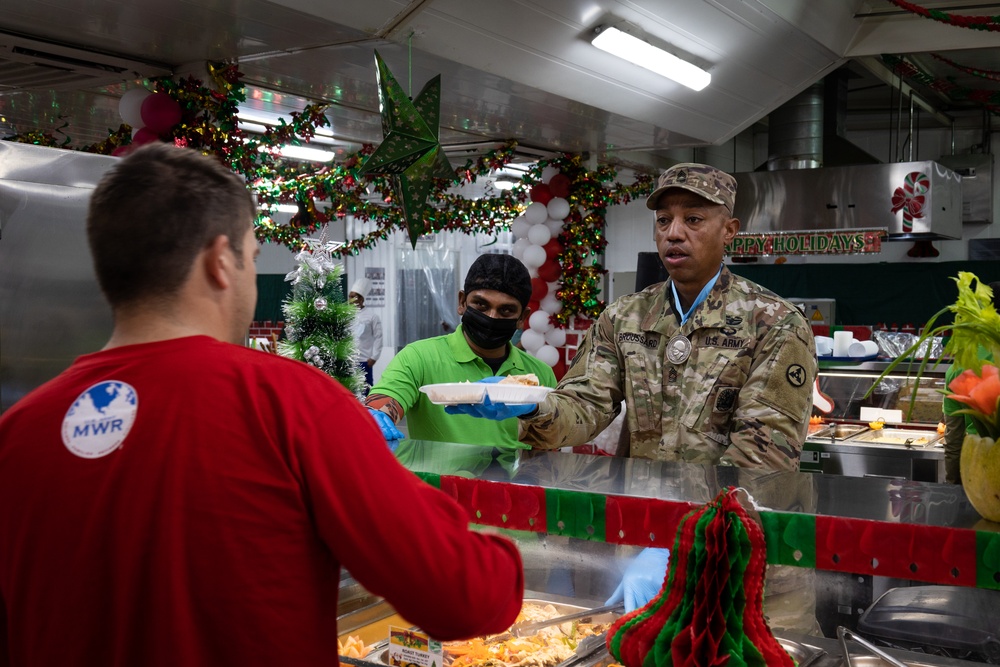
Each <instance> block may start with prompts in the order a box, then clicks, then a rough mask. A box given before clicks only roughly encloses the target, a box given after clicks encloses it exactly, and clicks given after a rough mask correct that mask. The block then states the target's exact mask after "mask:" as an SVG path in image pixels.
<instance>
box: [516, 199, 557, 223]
mask: <svg viewBox="0 0 1000 667" xmlns="http://www.w3.org/2000/svg"><path fill="white" fill-rule="evenodd" d="M563 201H566V200H565V199H564V200H563ZM548 217H549V209H548V207H547V206H546V205H545V204H543V203H541V202H537V201H536V202H532V203H530V204H528V208H526V209H524V219H525V221H526V222H527V223H528V224H529V225H537V224H540V223H543V222H545V220H546V218H548Z"/></svg>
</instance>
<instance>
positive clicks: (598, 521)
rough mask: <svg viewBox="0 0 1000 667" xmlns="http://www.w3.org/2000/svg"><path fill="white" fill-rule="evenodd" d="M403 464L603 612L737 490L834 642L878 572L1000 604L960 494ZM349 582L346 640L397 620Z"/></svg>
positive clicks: (571, 596)
mask: <svg viewBox="0 0 1000 667" xmlns="http://www.w3.org/2000/svg"><path fill="white" fill-rule="evenodd" d="M396 454H397V457H398V458H399V460H400V461H401V462H402V463H403V464H404V465H406V466H407V467H408V468H409V469H411V470H413V471H414V472H415V473H417V474H418V475H420V476H421V477H422V478H423V479H424V480H425V481H426V482H427V483H430V484H433V485H435V486H438V487H439V488H441V489H442V490H443V491H445V492H446V493H448V494H449V495H451V496H452V497H454V498H456V500H457V501H458V502H459V503H460V504H462V505H463V506H465V507H466V508H467V509H468V511H469V517H470V521H472V522H473V523H476V524H481V525H487V526H494V527H497V528H501V529H508V530H509V531H510V535H511V536H512V537H513V538H514V539H515V540H516V541H517V542H518V545H519V547H520V549H521V553H522V556H523V559H524V566H525V580H526V588H527V589H528V591H530V594H531V595H532V596H536V597H541V598H544V599H558V600H562V601H567V602H572V603H574V604H580V605H587V606H596V605H599V604H600V603H602V602H603V601H604V600H605V599H606V598H607V596H608V595H609V594H610V593H611V591H612V590H613V589H614V587H615V586H616V585H617V583H618V581H619V580H620V578H621V575H622V572H623V571H624V567H625V565H626V564H627V563H628V562H629V561H630V560H631V558H632V557H633V556H634V555H635V554H636V553H638V551H639V550H640V549H641V548H642V547H645V546H658V547H672V546H673V539H674V535H675V534H676V532H677V527H678V525H679V523H680V520H681V518H682V517H683V515H684V514H685V513H686V512H688V511H689V510H690V509H693V508H695V507H698V506H700V505H702V504H704V503H706V502H709V501H710V500H712V499H713V498H714V497H715V496H716V495H717V493H718V492H719V491H720V490H721V489H723V488H727V487H731V486H735V487H742V488H744V489H746V490H747V492H748V493H749V494H750V496H751V497H752V498H753V499H754V501H755V502H756V503H757V505H758V508H759V515H760V518H761V521H762V523H763V525H764V528H765V534H766V537H767V545H768V562H769V563H771V564H780V565H796V566H799V567H804V568H808V569H811V570H815V574H816V582H817V585H816V595H817V606H816V616H817V619H818V620H819V622H820V625H821V627H822V632H823V634H824V635H826V637H827V638H828V639H829V638H832V637H834V636H835V633H836V629H837V627H838V626H845V627H847V628H848V629H849V630H857V621H858V618H859V617H860V615H861V613H862V612H863V611H864V610H865V609H866V608H867V607H868V606H869V605H870V604H871V602H872V601H873V600H872V599H871V598H872V597H873V592H872V590H871V586H870V581H871V579H872V578H873V577H875V576H876V575H878V576H879V577H884V578H885V580H886V581H890V582H893V583H898V584H899V585H904V586H905V585H909V584H920V583H930V584H937V585H948V586H965V587H979V588H982V589H993V590H989V591H987V592H986V593H985V594H986V595H993V596H997V600H996V602H997V603H998V604H997V605H996V606H997V607H1000V592H997V591H996V589H1000V525H998V524H993V523H990V522H987V521H984V520H982V519H981V518H980V517H979V515H978V514H977V513H976V512H975V510H974V509H973V508H972V507H971V505H970V504H969V502H968V500H967V499H966V497H965V494H964V493H963V491H962V488H961V487H959V486H952V485H944V484H935V483H928V482H918V481H911V480H906V479H890V478H880V477H868V478H864V477H847V476H840V475H825V474H809V473H764V472H760V471H754V470H748V469H742V468H735V467H726V466H720V467H713V466H699V465H692V464H685V463H666V462H658V461H649V460H639V459H636V460H633V459H625V458H614V457H606V456H591V455H580V454H568V453H563V452H534V451H514V452H510V451H499V450H496V449H492V448H487V447H478V446H472V445H459V444H448V443H434V442H425V441H403V443H401V445H400V446H399V448H398V449H397V452H396ZM866 580H867V581H868V582H869V585H868V586H864V585H863V584H864V582H865V581H866ZM351 585H352V582H351V580H350V579H349V578H348V579H346V580H345V583H344V586H343V587H342V590H343V591H344V592H345V593H348V594H347V595H344V596H343V597H344V599H343V600H342V605H346V606H344V607H343V609H344V615H343V617H342V618H341V620H340V623H341V632H343V633H347V632H350V630H351V629H352V628H357V629H362V628H363V627H365V623H368V621H369V620H371V619H373V618H374V617H376V616H379V615H380V614H383V615H384V614H385V613H391V610H389V609H388V608H386V607H385V606H384V603H380V602H379V601H372V600H368V601H367V603H365V602H364V601H362V602H359V597H358V596H359V595H360V596H361V597H362V598H363V591H358V590H357V589H354V595H353V596H352V595H351V594H350V591H351V590H352V589H351ZM380 604H381V605H382V609H381V611H379V610H377V609H375V608H376V607H378V606H379V605H380ZM351 605H353V610H351V611H348V610H347V606H351ZM373 609H374V611H373ZM358 619H363V620H364V621H365V623H359V622H358ZM369 625H370V623H369ZM383 637H384V635H383ZM858 664H865V663H858ZM867 664H877V663H867ZM921 664H944V663H930V662H926V660H925V661H924V662H923V663H921Z"/></svg>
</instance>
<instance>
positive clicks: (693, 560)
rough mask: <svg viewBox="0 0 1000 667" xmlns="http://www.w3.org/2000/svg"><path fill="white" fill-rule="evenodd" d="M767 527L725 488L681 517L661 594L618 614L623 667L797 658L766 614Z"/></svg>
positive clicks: (614, 640) (615, 637) (611, 647)
mask: <svg viewBox="0 0 1000 667" xmlns="http://www.w3.org/2000/svg"><path fill="white" fill-rule="evenodd" d="M766 563H767V558H766V544H765V538H764V532H763V530H762V529H761V527H760V526H759V525H757V522H756V521H754V520H753V519H752V518H751V517H750V516H749V514H748V513H747V511H746V510H745V509H744V508H743V507H742V506H741V505H740V502H739V500H738V498H737V490H736V489H733V488H729V489H724V490H723V491H722V492H720V493H719V495H718V496H717V497H716V498H715V500H713V501H712V502H710V503H708V504H706V505H704V506H703V507H701V508H699V509H696V510H693V511H691V512H690V513H688V514H687V516H685V517H684V519H682V521H681V525H680V529H679V530H678V532H677V537H676V539H675V541H674V548H673V550H672V551H671V552H670V563H669V565H668V567H667V573H666V576H665V577H664V583H663V588H662V589H661V590H660V593H659V595H657V596H656V597H655V598H653V599H652V600H650V601H649V603H648V604H647V605H646V606H645V607H642V608H641V609H637V610H635V611H634V612H632V613H630V614H626V615H625V616H623V617H621V618H620V619H618V620H617V621H616V622H615V623H614V625H612V626H611V629H610V630H608V641H607V643H608V651H609V652H610V653H611V654H612V655H613V656H614V657H615V658H617V659H618V660H619V661H620V662H621V663H622V664H623V665H625V667H701V666H703V665H747V666H754V667H757V666H759V667H792V666H793V665H794V664H795V663H794V662H793V661H792V659H791V657H789V655H788V653H786V652H785V650H784V649H783V648H782V647H781V644H779V643H778V641H777V639H775V637H774V634H773V633H772V632H771V629H770V628H769V627H768V625H767V621H766V620H765V619H764V611H763V600H764V572H765V568H766Z"/></svg>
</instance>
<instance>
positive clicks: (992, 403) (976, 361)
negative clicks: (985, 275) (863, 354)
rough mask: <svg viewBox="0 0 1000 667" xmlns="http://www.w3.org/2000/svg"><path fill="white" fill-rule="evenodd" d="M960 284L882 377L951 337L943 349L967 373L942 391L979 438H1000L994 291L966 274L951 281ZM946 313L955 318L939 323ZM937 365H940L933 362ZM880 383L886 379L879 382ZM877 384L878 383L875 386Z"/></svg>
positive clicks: (999, 322)
mask: <svg viewBox="0 0 1000 667" xmlns="http://www.w3.org/2000/svg"><path fill="white" fill-rule="evenodd" d="M952 280H954V281H955V283H956V284H957V286H958V299H957V300H956V301H955V303H953V304H951V305H949V306H945V307H944V308H942V309H941V310H940V311H938V312H937V313H935V314H934V315H933V316H932V317H931V318H930V319H929V320H928V321H927V324H926V325H924V330H923V333H922V334H921V335H920V337H919V338H917V340H916V342H915V343H914V344H913V345H911V346H910V347H909V348H908V349H907V350H906V351H904V352H903V354H901V355H900V356H899V357H898V358H897V359H895V360H894V361H893V362H892V363H891V364H889V366H888V367H887V368H886V369H885V371H884V372H883V373H882V377H883V378H884V377H885V376H887V375H888V374H889V373H890V372H892V370H893V369H894V368H895V367H896V366H897V365H898V364H900V363H901V362H903V361H904V360H907V359H910V358H914V357H916V356H919V355H920V354H921V352H922V351H923V350H926V349H927V348H928V343H929V341H930V339H931V338H933V337H935V336H941V335H945V334H950V335H949V337H948V339H947V343H946V344H945V347H944V353H945V356H950V357H952V358H953V359H954V363H955V364H956V365H957V366H958V367H959V368H962V369H965V370H964V371H963V372H962V373H961V375H959V376H958V377H956V378H955V379H954V380H953V381H952V382H951V384H950V385H949V386H948V390H949V391H944V392H943V393H944V394H946V395H947V396H948V398H951V399H953V400H955V401H958V402H959V403H961V404H962V405H963V406H965V407H964V408H962V409H960V410H957V411H956V414H965V415H968V416H969V417H970V418H971V419H972V421H973V423H974V424H975V425H976V426H977V431H978V433H979V434H981V435H984V436H988V437H993V438H996V437H997V436H998V435H1000V416H998V409H997V402H998V400H1000V370H998V368H997V366H996V365H995V363H994V360H995V362H1000V314H998V313H997V309H996V307H995V306H994V305H993V289H992V288H991V287H990V286H989V285H987V284H986V283H983V282H982V281H980V280H979V278H977V277H976V276H975V274H973V273H970V272H968V271H959V273H958V277H957V278H952ZM948 313H952V314H954V322H952V323H951V324H938V322H939V320H940V319H941V318H942V317H944V316H945V315H947V314H948ZM930 362H931V360H930V359H929V358H927V357H924V358H923V359H922V360H921V362H920V366H919V368H918V370H917V375H918V377H919V376H922V375H923V373H924V371H925V370H926V369H927V365H928V364H929V363H930ZM934 364H935V365H936V364H937V361H935V362H934ZM879 379H880V380H881V379H882V378H879ZM876 384H877V383H876ZM916 390H917V385H916V384H914V391H913V394H912V395H911V397H910V407H911V409H912V406H913V402H914V400H915V399H916Z"/></svg>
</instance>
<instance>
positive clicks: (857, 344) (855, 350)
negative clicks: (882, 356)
mask: <svg viewBox="0 0 1000 667" xmlns="http://www.w3.org/2000/svg"><path fill="white" fill-rule="evenodd" d="M847 354H848V356H851V357H870V356H872V355H875V354H878V343H876V342H875V341H873V340H856V341H854V342H853V343H851V346H850V347H849V348H847Z"/></svg>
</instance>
